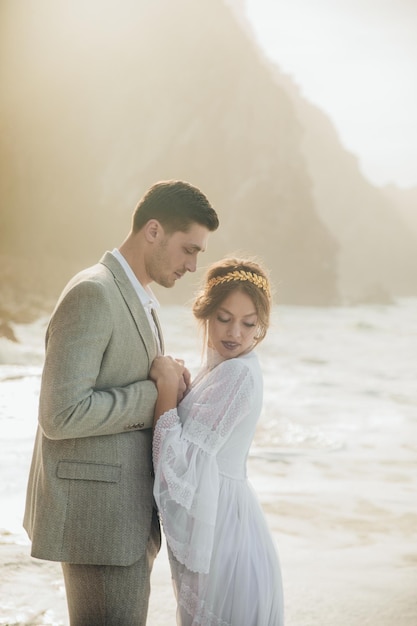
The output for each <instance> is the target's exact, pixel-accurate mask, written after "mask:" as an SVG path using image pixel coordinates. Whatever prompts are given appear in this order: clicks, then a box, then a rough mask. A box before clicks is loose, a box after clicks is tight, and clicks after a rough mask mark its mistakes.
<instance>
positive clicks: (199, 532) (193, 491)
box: [153, 359, 253, 573]
mask: <svg viewBox="0 0 417 626" xmlns="http://www.w3.org/2000/svg"><path fill="white" fill-rule="evenodd" d="M252 389H253V379H252V377H251V375H250V372H249V370H248V368H247V367H246V366H245V365H244V364H242V362H241V361H239V360H238V359H231V360H229V361H225V362H223V363H221V364H220V365H218V366H217V367H216V368H215V369H214V370H213V372H212V373H211V374H210V375H209V376H208V379H207V382H206V384H204V386H203V387H202V389H201V393H200V394H199V395H198V397H196V398H195V399H194V401H193V403H192V405H191V407H190V408H189V412H188V413H187V415H185V416H184V418H185V419H184V425H182V423H181V421H180V419H179V416H178V412H177V410H175V409H173V410H170V411H168V412H167V413H165V414H164V415H163V416H161V418H160V419H159V420H158V422H157V424H156V427H155V433H154V444H153V459H154V467H155V484H154V496H155V500H156V503H157V506H158V508H159V511H160V515H161V518H162V523H163V526H164V532H165V535H166V538H167V541H168V544H169V546H170V548H171V550H172V552H173V554H174V555H175V557H176V558H177V559H178V561H180V563H183V564H184V565H185V566H186V567H187V568H188V569H189V570H191V571H195V572H202V573H205V572H208V570H209V567H210V559H211V554H212V549H213V538H214V528H215V524H216V519H217V503H218V495H219V470H218V464H217V454H218V452H219V450H221V448H222V447H223V446H224V444H225V442H226V441H227V440H228V439H229V437H230V436H232V433H233V430H234V429H235V427H236V425H237V424H238V423H239V422H240V421H242V420H244V419H245V417H246V415H247V414H248V411H249V408H250V398H251V393H252Z"/></svg>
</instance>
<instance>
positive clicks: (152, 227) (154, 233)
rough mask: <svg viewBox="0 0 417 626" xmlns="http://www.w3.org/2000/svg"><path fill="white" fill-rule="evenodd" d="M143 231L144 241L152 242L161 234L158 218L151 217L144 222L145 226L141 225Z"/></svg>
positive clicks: (161, 229)
mask: <svg viewBox="0 0 417 626" xmlns="http://www.w3.org/2000/svg"><path fill="white" fill-rule="evenodd" d="M143 232H144V235H145V239H146V241H148V242H149V243H154V242H155V241H156V240H157V239H158V237H160V236H161V235H162V234H163V228H162V226H161V224H160V223H159V222H158V220H155V219H152V220H149V221H148V222H146V224H145V226H144V227H143Z"/></svg>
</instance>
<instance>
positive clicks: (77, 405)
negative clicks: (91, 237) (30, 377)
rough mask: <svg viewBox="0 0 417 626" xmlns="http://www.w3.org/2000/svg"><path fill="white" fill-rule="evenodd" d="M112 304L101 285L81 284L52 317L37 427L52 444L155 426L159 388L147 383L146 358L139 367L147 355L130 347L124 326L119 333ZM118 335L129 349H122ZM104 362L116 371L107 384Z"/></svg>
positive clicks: (87, 282) (64, 300)
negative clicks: (104, 376)
mask: <svg viewBox="0 0 417 626" xmlns="http://www.w3.org/2000/svg"><path fill="white" fill-rule="evenodd" d="M110 299H111V296H110V295H109V293H108V291H106V289H105V287H104V286H103V285H102V284H100V283H98V282H94V281H83V282H80V283H78V284H76V285H75V286H73V287H72V288H71V289H69V290H68V291H67V293H66V294H65V295H64V297H63V298H62V299H61V300H60V302H59V304H58V306H57V308H56V310H55V311H54V313H53V315H52V318H51V320H50V323H49V326H48V330H47V341H46V356H45V364H44V369H43V373H42V384H41V393H40V399H39V424H40V426H41V428H42V430H43V432H44V434H45V436H46V437H48V438H50V439H71V438H78V437H90V436H99V435H109V434H115V433H118V432H123V431H125V430H128V429H139V428H150V427H151V425H152V418H153V409H154V404H155V400H156V388H155V385H154V383H153V382H152V381H150V380H147V377H148V363H147V359H146V364H144V363H140V359H141V358H142V360H143V354H142V353H139V351H138V352H137V354H135V353H134V352H133V348H132V347H129V345H128V344H129V339H132V336H130V337H129V336H128V337H125V335H126V331H125V330H124V329H123V326H122V325H121V324H120V326H121V328H119V329H116V328H115V324H116V322H115V320H114V315H113V314H112V311H113V310H114V303H113V305H112V302H111V301H110ZM116 331H117V333H118V334H117V337H118V339H121V338H122V339H123V341H125V343H126V346H124V345H118V344H120V343H121V342H120V341H119V340H117V341H116V340H115V338H114V335H115V332H116ZM137 335H138V334H137ZM138 336H139V335H138ZM139 345H140V341H139V339H138V346H139ZM129 350H130V351H129ZM112 351H113V352H112ZM115 351H117V353H116V352H115ZM113 354H116V358H115V359H113V356H112V355H113ZM123 358H124V359H125V361H128V360H129V362H128V363H124V362H123ZM113 361H114V364H113ZM103 363H109V364H110V367H111V372H112V374H111V376H110V375H109V381H108V382H106V383H103V382H102V380H101V378H100V377H102V366H103ZM126 372H129V374H128V375H127V376H126V375H124V374H125V373H126ZM110 379H111V380H110Z"/></svg>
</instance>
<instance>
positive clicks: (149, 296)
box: [112, 248, 160, 311]
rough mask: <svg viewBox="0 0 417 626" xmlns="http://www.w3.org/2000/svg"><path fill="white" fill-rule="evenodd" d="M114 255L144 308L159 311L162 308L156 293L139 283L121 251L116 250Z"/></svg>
mask: <svg viewBox="0 0 417 626" xmlns="http://www.w3.org/2000/svg"><path fill="white" fill-rule="evenodd" d="M112 255H113V256H114V257H115V258H116V259H117V260H118V261H119V263H120V265H121V266H122V267H123V269H124V271H125V273H126V276H127V277H128V279H129V280H130V282H131V283H132V286H133V288H134V290H135V291H136V294H137V296H138V298H139V300H140V301H141V303H142V305H143V307H144V308H145V309H148V310H149V311H150V310H151V309H158V308H159V307H160V304H159V302H158V300H157V298H156V296H155V294H154V292H153V291H152V289H151V288H150V287H149V286H147V287H144V286H143V285H142V283H141V282H139V280H138V279H137V278H136V275H135V273H134V272H133V270H132V268H131V267H130V265H129V263H128V262H127V261H126V259H125V257H124V256H123V254H122V253H121V252H120V250H118V249H117V248H114V250H112Z"/></svg>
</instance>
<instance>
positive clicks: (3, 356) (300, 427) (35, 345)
mask: <svg viewBox="0 0 417 626" xmlns="http://www.w3.org/2000/svg"><path fill="white" fill-rule="evenodd" d="M160 318H161V323H162V326H163V328H164V334H165V340H166V353H167V354H172V355H173V356H176V357H181V358H184V359H185V361H186V364H187V365H188V367H189V369H190V370H191V372H192V373H193V374H195V373H196V372H197V370H198V368H199V364H200V358H201V337H199V333H198V330H197V328H196V326H195V323H194V320H193V319H192V315H191V313H190V311H189V310H187V309H185V308H182V307H163V308H162V309H161V311H160ZM46 324H47V319H46V318H43V319H40V320H38V321H37V322H36V323H34V324H30V325H21V326H20V325H19V326H16V327H15V328H14V330H15V333H16V335H17V337H18V339H19V343H16V344H15V343H11V342H9V341H7V340H5V339H0V532H1V533H2V537H3V540H6V541H7V537H9V540H10V541H13V542H14V543H16V542H22V543H24V542H26V541H27V539H26V537H25V534H24V532H23V530H22V528H21V521H22V515H23V505H24V492H25V487H26V480H27V474H28V471H29V464H30V460H31V454H32V446H33V439H34V435H35V431H36V421H37V402H38V396H39V386H40V377H41V371H42V363H43V354H44V352H43V350H44V333H45V329H46ZM257 350H258V354H259V358H260V361H261V364H262V368H263V372H264V383H265V391H264V408H263V413H262V416H261V420H260V423H259V427H258V430H257V434H256V437H255V440H254V443H253V447H252V451H251V456H252V457H253V458H261V459H268V460H270V461H280V460H281V461H282V459H291V458H294V457H300V456H309V455H310V456H311V455H314V456H315V457H316V458H318V459H320V458H324V457H325V456H326V455H329V454H332V455H334V454H338V453H340V452H341V451H343V450H346V448H349V447H350V446H352V445H355V446H356V447H358V446H359V447H363V448H364V449H365V448H366V450H367V453H368V454H370V455H372V452H374V453H375V454H382V453H383V452H382V451H386V450H388V449H389V447H390V445H391V442H393V441H394V439H395V433H398V432H399V431H400V430H401V429H403V430H407V425H411V424H415V423H416V421H417V299H406V300H401V301H399V302H398V303H397V304H396V305H393V306H357V307H338V308H308V307H291V306H281V307H278V308H276V309H275V310H274V313H273V318H272V324H271V328H270V331H269V333H268V335H267V338H266V339H265V341H264V343H263V344H262V345H261V346H259V347H258V349H257ZM393 445H394V444H393ZM410 445H412V442H410ZM415 449H416V448H415V444H414V450H415ZM393 453H394V454H396V452H395V451H394V452H393ZM268 475H269V477H270V472H269V473H268ZM269 479H270V478H269Z"/></svg>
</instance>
